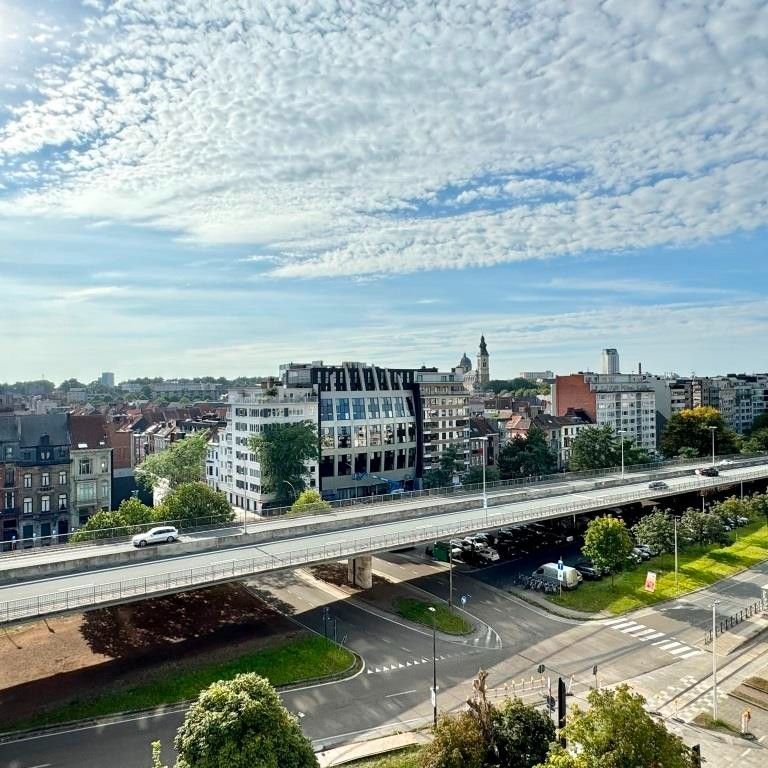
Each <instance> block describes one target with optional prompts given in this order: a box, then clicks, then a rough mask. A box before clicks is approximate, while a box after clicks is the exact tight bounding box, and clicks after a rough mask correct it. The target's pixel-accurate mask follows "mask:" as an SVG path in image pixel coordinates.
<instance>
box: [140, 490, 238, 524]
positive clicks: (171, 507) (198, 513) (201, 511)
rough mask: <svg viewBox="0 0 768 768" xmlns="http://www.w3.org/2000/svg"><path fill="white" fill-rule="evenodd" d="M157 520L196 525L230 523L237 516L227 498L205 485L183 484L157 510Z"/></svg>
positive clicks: (168, 495)
mask: <svg viewBox="0 0 768 768" xmlns="http://www.w3.org/2000/svg"><path fill="white" fill-rule="evenodd" d="M155 516H156V518H157V519H158V522H159V521H160V520H167V521H168V522H173V523H174V524H176V523H178V524H180V525H181V526H184V525H185V524H188V525H195V524H200V523H201V521H204V522H205V523H206V524H207V523H213V524H215V523H228V522H230V520H232V519H233V518H234V516H235V513H234V511H233V510H232V507H231V506H230V504H229V502H228V501H227V497H226V496H225V495H224V494H223V493H222V492H221V491H215V490H214V489H213V488H209V487H208V486H207V485H206V484H205V483H182V484H181V485H179V486H177V487H176V488H174V489H173V490H172V491H170V492H169V493H168V494H167V496H166V497H165V498H164V499H163V503H162V504H161V505H160V506H159V507H158V508H157V510H156V515H155Z"/></svg>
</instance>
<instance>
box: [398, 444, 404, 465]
mask: <svg viewBox="0 0 768 768" xmlns="http://www.w3.org/2000/svg"><path fill="white" fill-rule="evenodd" d="M397 468H398V469H405V448H400V449H398V451H397Z"/></svg>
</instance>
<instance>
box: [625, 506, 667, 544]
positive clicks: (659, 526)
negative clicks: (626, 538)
mask: <svg viewBox="0 0 768 768" xmlns="http://www.w3.org/2000/svg"><path fill="white" fill-rule="evenodd" d="M632 533H634V535H635V539H636V540H637V541H638V542H639V543H640V544H647V545H648V546H649V547H652V548H653V549H657V550H658V551H659V552H662V553H664V552H672V551H673V550H674V548H675V524H674V521H673V520H672V518H671V517H670V514H669V510H663V511H662V510H660V509H654V510H653V512H651V514H649V515H643V517H641V518H640V520H638V521H637V523H636V524H635V525H633V526H632Z"/></svg>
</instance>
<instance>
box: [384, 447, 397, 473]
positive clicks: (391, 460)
mask: <svg viewBox="0 0 768 768" xmlns="http://www.w3.org/2000/svg"><path fill="white" fill-rule="evenodd" d="M394 468H395V452H394V451H384V471H385V472H389V471H390V470H393V469H394Z"/></svg>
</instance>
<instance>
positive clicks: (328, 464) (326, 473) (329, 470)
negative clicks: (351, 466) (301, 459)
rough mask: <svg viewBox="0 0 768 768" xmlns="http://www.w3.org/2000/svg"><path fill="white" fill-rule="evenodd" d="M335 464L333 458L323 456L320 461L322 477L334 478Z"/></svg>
mask: <svg viewBox="0 0 768 768" xmlns="http://www.w3.org/2000/svg"><path fill="white" fill-rule="evenodd" d="M334 462H335V458H334V457H333V456H323V457H322V458H321V459H320V477H333V469H334Z"/></svg>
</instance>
